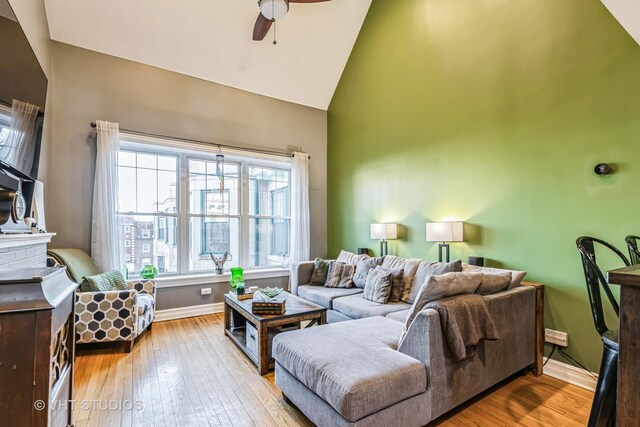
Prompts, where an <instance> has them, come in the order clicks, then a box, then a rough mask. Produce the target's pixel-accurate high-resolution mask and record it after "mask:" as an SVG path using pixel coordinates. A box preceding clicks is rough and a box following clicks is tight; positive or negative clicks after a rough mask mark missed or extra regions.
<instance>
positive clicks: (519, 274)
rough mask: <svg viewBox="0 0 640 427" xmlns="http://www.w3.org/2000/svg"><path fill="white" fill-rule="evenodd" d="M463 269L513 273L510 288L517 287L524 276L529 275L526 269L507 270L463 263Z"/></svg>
mask: <svg viewBox="0 0 640 427" xmlns="http://www.w3.org/2000/svg"><path fill="white" fill-rule="evenodd" d="M462 271H464V272H465V273H484V274H503V273H507V272H509V273H511V283H510V284H509V288H508V289H513V288H517V287H518V286H520V283H522V280H523V279H524V276H526V275H527V272H526V271H519V270H505V269H503V268H493V267H478V266H477V265H469V264H462Z"/></svg>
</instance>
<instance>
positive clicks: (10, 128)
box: [0, 0, 48, 233]
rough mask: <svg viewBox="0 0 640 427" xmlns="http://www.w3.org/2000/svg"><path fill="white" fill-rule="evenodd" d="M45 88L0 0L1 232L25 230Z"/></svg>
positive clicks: (35, 61)
mask: <svg viewBox="0 0 640 427" xmlns="http://www.w3.org/2000/svg"><path fill="white" fill-rule="evenodd" d="M47 84H48V81H47V77H46V75H45V73H44V71H43V70H42V67H41V66H40V63H39V62H38V58H37V57H36V55H35V53H34V52H33V49H32V48H31V45H30V44H29V41H28V39H27V37H26V36H25V34H24V32H23V31H22V27H21V26H20V23H19V22H18V19H17V18H16V15H15V14H14V13H13V10H12V9H11V5H10V4H9V2H8V0H0V233H20V232H26V231H28V229H29V228H28V227H26V228H25V223H24V216H30V213H31V201H32V197H33V189H34V181H35V180H36V179H37V178H38V166H39V160H40V146H41V143H42V128H43V124H44V109H45V103H46V98H47Z"/></svg>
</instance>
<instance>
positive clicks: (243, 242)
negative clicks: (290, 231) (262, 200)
mask: <svg viewBox="0 0 640 427" xmlns="http://www.w3.org/2000/svg"><path fill="white" fill-rule="evenodd" d="M241 165H242V168H241V173H240V177H241V185H240V200H241V203H240V260H241V264H240V265H244V266H246V267H249V251H250V248H251V244H250V236H249V230H250V229H251V227H250V225H249V165H248V164H247V162H242V163H241Z"/></svg>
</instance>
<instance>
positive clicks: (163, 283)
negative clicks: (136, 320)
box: [156, 268, 289, 288]
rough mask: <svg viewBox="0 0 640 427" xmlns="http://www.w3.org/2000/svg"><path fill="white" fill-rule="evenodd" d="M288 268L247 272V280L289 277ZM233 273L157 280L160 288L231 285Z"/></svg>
mask: <svg viewBox="0 0 640 427" xmlns="http://www.w3.org/2000/svg"><path fill="white" fill-rule="evenodd" d="M288 276H289V269H288V268H263V269H256V270H245V272H244V278H245V279H246V280H254V279H270V278H273V277H288ZM230 278H231V273H230V272H228V271H225V272H224V274H214V273H207V274H186V275H184V276H169V277H166V276H165V277H158V278H157V279H156V283H157V287H158V288H176V287H180V286H193V285H210V284H215V283H227V284H228V283H229V279H230Z"/></svg>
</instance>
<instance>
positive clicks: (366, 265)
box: [353, 257, 382, 288]
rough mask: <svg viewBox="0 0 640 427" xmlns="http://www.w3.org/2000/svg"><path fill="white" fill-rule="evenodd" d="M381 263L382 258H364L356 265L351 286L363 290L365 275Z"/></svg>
mask: <svg viewBox="0 0 640 427" xmlns="http://www.w3.org/2000/svg"><path fill="white" fill-rule="evenodd" d="M381 263H382V258H380V257H377V258H364V259H361V260H360V261H358V263H357V264H356V272H355V274H354V275H353V284H354V285H355V286H356V287H358V288H364V285H365V284H366V281H367V275H368V274H369V272H370V271H371V270H373V269H374V268H376V267H377V266H379V265H380V264H381Z"/></svg>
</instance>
